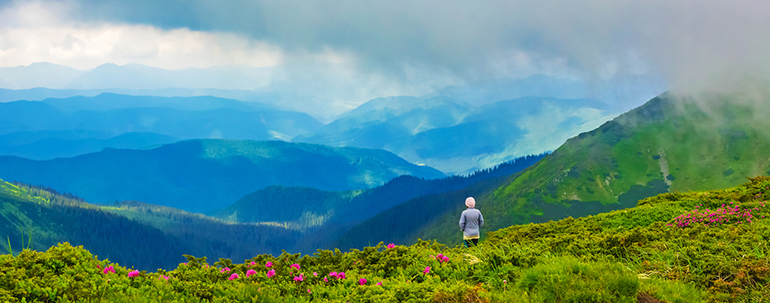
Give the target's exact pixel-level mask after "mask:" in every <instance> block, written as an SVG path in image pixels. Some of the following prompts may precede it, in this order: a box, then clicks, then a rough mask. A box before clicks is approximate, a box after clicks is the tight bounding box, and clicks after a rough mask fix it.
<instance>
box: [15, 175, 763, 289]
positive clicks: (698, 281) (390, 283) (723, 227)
mask: <svg viewBox="0 0 770 303" xmlns="http://www.w3.org/2000/svg"><path fill="white" fill-rule="evenodd" d="M768 198H770V178H767V177H757V178H754V179H752V180H750V182H748V183H746V184H744V185H741V186H738V187H733V188H728V189H723V190H713V191H708V192H688V193H684V194H683V193H666V194H661V195H658V196H655V197H652V198H648V199H645V200H643V201H640V202H639V205H638V206H636V207H633V208H630V209H626V210H616V211H612V212H609V213H602V214H599V215H596V216H589V217H584V218H578V219H573V218H567V219H564V220H560V221H556V222H554V221H551V222H547V223H541V224H528V225H518V226H511V227H508V228H505V229H501V230H498V231H496V232H493V233H491V234H490V235H489V238H488V240H487V241H485V242H482V243H481V245H480V246H479V247H478V248H471V249H466V248H447V247H445V246H443V245H440V244H438V243H433V244H431V243H429V242H425V241H418V243H416V244H414V245H411V246H402V245H396V246H395V247H393V248H385V247H383V245H382V243H380V244H379V245H377V246H376V247H367V248H365V249H363V250H352V251H350V252H345V253H342V252H340V251H339V250H337V251H328V250H327V251H319V252H318V253H317V254H314V255H313V256H300V255H299V254H296V255H291V254H287V253H284V254H281V255H280V256H270V255H258V256H254V257H253V258H251V259H248V260H246V261H245V262H244V263H238V262H236V263H233V262H232V261H230V260H219V261H218V262H215V263H213V264H211V263H208V262H206V261H205V259H195V258H188V262H187V263H185V264H180V265H179V266H178V267H177V268H175V269H174V270H171V271H163V270H160V271H158V272H157V273H152V272H141V273H138V276H137V277H134V278H130V277H128V276H127V274H128V272H129V269H128V268H127V267H121V266H115V273H106V274H105V273H102V270H101V268H104V267H106V266H108V265H110V263H109V262H105V261H100V260H98V259H95V258H93V257H92V256H91V255H90V254H89V253H88V252H87V251H84V250H82V249H77V248H73V247H71V246H68V245H60V246H57V247H52V248H51V249H50V250H49V251H48V252H46V253H38V252H32V251H25V252H24V253H23V254H21V255H19V256H18V257H15V258H11V257H9V256H7V255H0V281H8V282H9V283H0V299H3V300H10V301H11V302H15V300H20V298H25V299H26V300H27V301H36V300H46V299H52V298H61V296H63V295H67V296H68V298H69V299H74V300H92V301H97V300H101V301H105V302H137V301H141V302H150V301H154V300H160V301H168V302H170V301H174V300H178V301H184V302H202V301H206V300H207V301H215V302H216V301H222V302H225V301H241V302H243V301H251V302H311V301H312V302H346V301H348V302H407V301H409V302H528V303H529V302H531V303H540V302H552V303H556V302H596V303H599V302H628V303H632V302H634V303H635V302H658V301H656V300H663V301H664V302H671V303H685V302H687V303H690V302H766V301H768V300H770V293H768V292H767V291H766V290H767V288H768V287H770V255H768V254H767V252H768V251H769V250H768V240H770V208H767V205H766V204H767V199H768ZM727 207H737V208H738V209H740V210H742V211H749V210H750V211H751V212H752V215H753V218H752V220H751V222H749V221H748V220H747V219H748V217H744V216H741V217H739V216H729V217H730V219H732V221H730V222H729V223H725V224H710V226H709V225H706V224H704V223H702V222H693V224H691V225H689V226H687V227H677V226H671V224H672V223H673V222H674V219H675V218H677V217H678V216H681V215H683V214H684V215H687V214H690V215H694V214H696V213H699V212H703V211H704V209H707V211H716V210H719V209H720V208H722V209H723V208H727ZM741 213H743V212H741ZM765 217H767V218H765ZM739 222H740V223H739ZM438 254H442V256H446V257H447V259H446V261H447V262H445V263H443V264H442V263H439V262H438V261H437V260H436V258H435V257H434V256H436V255H438ZM252 261H253V262H254V265H251V263H252ZM267 262H271V267H270V268H266V267H265V264H266V263H267ZM295 263H296V264H297V265H299V268H297V269H291V267H290V265H292V264H295ZM52 265H56V266H58V267H52ZM97 265H98V266H100V267H101V268H98V267H97ZM113 265H115V264H113ZM208 265H212V266H210V267H209V266H208ZM29 269H35V270H29ZM268 270H275V276H274V277H272V278H268V277H267V275H266V274H267V272H268ZM249 271H253V273H255V274H253V275H252V274H249V273H248V272H249ZM330 272H345V274H346V278H345V279H341V280H340V279H337V278H334V277H331V276H329V275H328V274H329V273H330ZM300 273H301V274H302V275H303V276H304V279H302V280H301V281H298V280H297V279H296V278H294V277H296V276H298V275H299V274H300ZM313 273H318V276H316V275H314V274H313ZM233 274H237V276H233ZM163 277H169V278H168V280H166V279H164V278H163ZM324 277H327V278H328V279H329V281H323V278H324ZM107 279H110V282H109V283H108V282H107ZM362 279H365V280H362ZM27 281H35V283H26V282H27ZM71 281H80V282H79V283H71ZM62 282H66V283H62ZM378 282H380V283H381V285H377V284H376V283H378ZM27 286H28V287H27ZM94 289H97V291H93V290H94ZM52 290H56V293H54V295H53V296H52V295H51V291H52ZM57 296H58V297H57ZM642 299H647V300H648V301H643V300H642ZM650 300H651V301H650Z"/></svg>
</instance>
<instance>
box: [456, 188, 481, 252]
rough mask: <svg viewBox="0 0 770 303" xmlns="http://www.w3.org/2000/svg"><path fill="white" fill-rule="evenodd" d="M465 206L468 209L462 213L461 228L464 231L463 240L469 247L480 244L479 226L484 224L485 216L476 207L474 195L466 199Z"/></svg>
mask: <svg viewBox="0 0 770 303" xmlns="http://www.w3.org/2000/svg"><path fill="white" fill-rule="evenodd" d="M465 206H467V207H468V209H466V210H464V211H463V214H462V215H460V230H462V231H463V240H465V245H466V246H467V247H471V244H473V246H476V245H478V244H479V235H480V233H479V227H481V226H482V225H484V217H482V216H481V212H480V211H479V210H478V209H476V208H475V207H476V200H475V199H473V197H468V199H465Z"/></svg>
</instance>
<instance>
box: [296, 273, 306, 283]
mask: <svg viewBox="0 0 770 303" xmlns="http://www.w3.org/2000/svg"><path fill="white" fill-rule="evenodd" d="M304 280H305V276H304V274H299V276H296V277H294V281H297V282H302V281H304Z"/></svg>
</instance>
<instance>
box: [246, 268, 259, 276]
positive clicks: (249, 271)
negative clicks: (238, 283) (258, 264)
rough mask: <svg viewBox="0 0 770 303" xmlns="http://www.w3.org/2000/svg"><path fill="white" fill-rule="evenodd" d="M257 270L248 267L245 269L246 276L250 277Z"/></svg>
mask: <svg viewBox="0 0 770 303" xmlns="http://www.w3.org/2000/svg"><path fill="white" fill-rule="evenodd" d="M256 274H257V271H256V270H253V269H249V270H247V271H246V278H248V277H251V275H256Z"/></svg>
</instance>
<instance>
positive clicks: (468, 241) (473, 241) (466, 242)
mask: <svg viewBox="0 0 770 303" xmlns="http://www.w3.org/2000/svg"><path fill="white" fill-rule="evenodd" d="M471 244H472V245H471ZM476 245H479V239H478V238H476V239H468V240H465V246H466V247H471V246H476Z"/></svg>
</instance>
